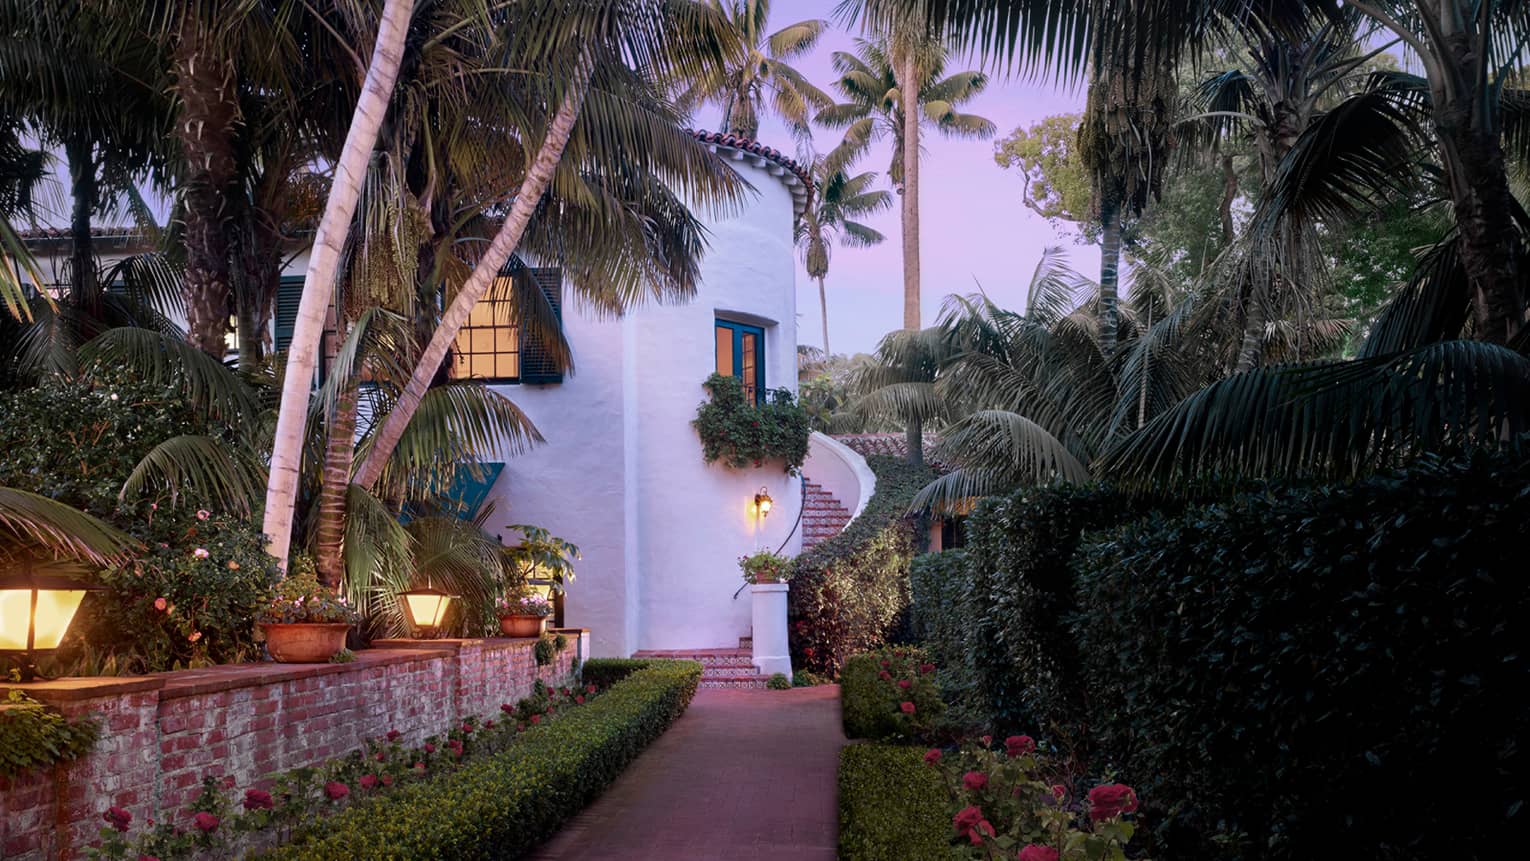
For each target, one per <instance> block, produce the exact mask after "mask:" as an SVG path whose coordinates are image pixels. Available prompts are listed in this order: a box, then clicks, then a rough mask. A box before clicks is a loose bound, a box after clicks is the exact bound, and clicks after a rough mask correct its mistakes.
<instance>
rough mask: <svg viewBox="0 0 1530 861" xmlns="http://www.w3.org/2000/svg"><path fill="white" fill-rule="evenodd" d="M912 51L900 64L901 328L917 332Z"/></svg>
mask: <svg viewBox="0 0 1530 861" xmlns="http://www.w3.org/2000/svg"><path fill="white" fill-rule="evenodd" d="M913 53H914V52H912V51H909V52H908V56H907V57H906V58H904V61H903V64H902V65H903V75H902V78H903V79H902V80H901V81H899V87H898V90H899V94H900V98H901V99H902V110H903V200H902V216H903V328H905V329H918V328H919V86H918V79H919V72H918V67H917V66H916V64H915V62H914V56H913Z"/></svg>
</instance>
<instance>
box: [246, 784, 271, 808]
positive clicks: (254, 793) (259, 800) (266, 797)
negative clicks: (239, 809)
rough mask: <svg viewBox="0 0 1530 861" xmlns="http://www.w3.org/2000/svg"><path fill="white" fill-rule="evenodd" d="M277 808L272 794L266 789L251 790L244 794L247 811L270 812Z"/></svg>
mask: <svg viewBox="0 0 1530 861" xmlns="http://www.w3.org/2000/svg"><path fill="white" fill-rule="evenodd" d="M273 806H275V802H274V801H273V800H272V799H271V793H269V792H266V791H265V790H264V789H249V790H246V791H245V793H244V809H245V810H270V809H271V808H272V807H273Z"/></svg>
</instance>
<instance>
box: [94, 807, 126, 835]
mask: <svg viewBox="0 0 1530 861" xmlns="http://www.w3.org/2000/svg"><path fill="white" fill-rule="evenodd" d="M101 818H102V819H105V820H106V821H107V822H108V823H109V824H110V825H111V826H112V827H113V828H115V829H117V830H118V831H124V832H125V831H127V830H128V826H129V825H130V824H132V822H133V814H131V813H129V812H128V811H127V809H126V808H123V807H108V808H106V812H105V813H103V814H101Z"/></svg>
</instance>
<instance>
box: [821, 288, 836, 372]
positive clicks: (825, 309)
mask: <svg viewBox="0 0 1530 861" xmlns="http://www.w3.org/2000/svg"><path fill="white" fill-rule="evenodd" d="M818 311H819V313H820V315H821V316H822V317H823V359H824V361H825V362H827V361H828V360H829V358H830V357H831V356H833V355H834V354H833V353H831V352H829V294H828V293H827V292H826V291H825V290H824V287H823V276H822V275H820V276H818Z"/></svg>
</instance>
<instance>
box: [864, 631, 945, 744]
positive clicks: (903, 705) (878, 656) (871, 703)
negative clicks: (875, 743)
mask: <svg viewBox="0 0 1530 861" xmlns="http://www.w3.org/2000/svg"><path fill="white" fill-rule="evenodd" d="M840 703H841V713H842V716H843V720H844V724H845V735H847V736H849V737H850V738H870V739H890V738H903V739H908V740H919V739H924V738H927V737H928V736H929V735H930V733H931V732H932V731H933V730H934V729H935V727H936V725H937V723H938V722H939V721H940V719H941V716H942V715H943V714H944V712H945V704H944V703H942V702H941V699H940V691H939V690H938V689H937V688H936V685H935V665H934V664H932V663H930V661H929V660H928V658H927V657H926V655H925V654H924V652H923V650H921V649H919V648H916V647H914V646H888V647H886V648H882V649H878V650H876V651H874V652H867V653H865V654H862V655H856V656H854V657H852V658H851V659H850V660H848V661H846V662H845V669H844V671H843V672H842V673H841V674H840Z"/></svg>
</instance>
